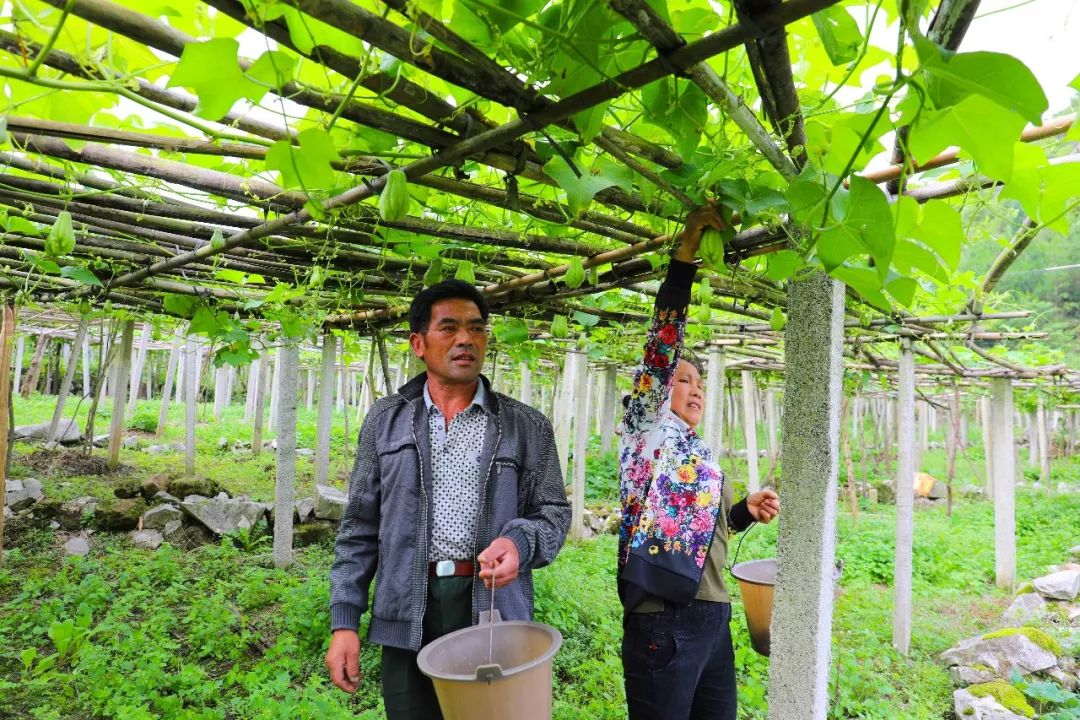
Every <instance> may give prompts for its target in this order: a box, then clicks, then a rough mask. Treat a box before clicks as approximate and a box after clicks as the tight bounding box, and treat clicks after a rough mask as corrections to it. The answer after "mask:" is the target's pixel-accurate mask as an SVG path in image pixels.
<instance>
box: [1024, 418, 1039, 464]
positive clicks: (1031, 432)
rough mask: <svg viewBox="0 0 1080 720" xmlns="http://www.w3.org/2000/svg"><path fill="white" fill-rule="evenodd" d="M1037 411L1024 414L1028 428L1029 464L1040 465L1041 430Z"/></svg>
mask: <svg viewBox="0 0 1080 720" xmlns="http://www.w3.org/2000/svg"><path fill="white" fill-rule="evenodd" d="M1037 426H1038V422H1037V421H1036V419H1035V413H1027V414H1026V415H1025V416H1024V427H1025V429H1026V430H1027V440H1028V465H1030V466H1031V467H1039V431H1038V429H1037Z"/></svg>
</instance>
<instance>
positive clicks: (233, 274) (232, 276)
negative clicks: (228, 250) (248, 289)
mask: <svg viewBox="0 0 1080 720" xmlns="http://www.w3.org/2000/svg"><path fill="white" fill-rule="evenodd" d="M214 277H216V278H217V279H219V280H224V281H225V282H230V283H236V284H237V285H245V284H247V279H248V278H247V273H245V272H243V271H241V270H232V269H230V268H224V269H222V270H218V271H217V272H216V273H214Z"/></svg>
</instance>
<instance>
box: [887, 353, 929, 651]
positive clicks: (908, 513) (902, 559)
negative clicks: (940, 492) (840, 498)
mask: <svg viewBox="0 0 1080 720" xmlns="http://www.w3.org/2000/svg"><path fill="white" fill-rule="evenodd" d="M897 406H898V409H897V413H896V421H897V443H896V444H897V461H896V547H895V560H894V563H893V647H894V648H896V651H897V652H899V653H900V654H901V655H907V654H908V653H909V652H910V651H911V572H912V548H913V547H914V535H915V507H914V504H915V472H916V468H917V466H916V465H915V455H916V441H915V355H914V354H913V353H912V351H911V339H910V338H907V337H904V338H901V339H900V373H899V381H898V383H897ZM921 407H925V403H923V404H921V405H920V408H921Z"/></svg>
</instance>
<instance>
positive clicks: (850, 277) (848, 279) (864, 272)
mask: <svg viewBox="0 0 1080 720" xmlns="http://www.w3.org/2000/svg"><path fill="white" fill-rule="evenodd" d="M829 274H830V275H832V276H833V277H834V278H836V279H837V280H839V281H841V282H842V283H844V284H845V285H847V286H848V287H850V288H851V289H852V290H854V291H855V292H857V293H858V294H859V295H861V296H862V298H863V299H864V300H866V301H867V302H868V303H870V304H871V305H873V306H875V307H877V308H878V309H879V310H884V311H886V312H888V311H890V310H891V309H892V303H890V302H889V298H887V297H886V296H885V294H884V293H883V292H881V277H880V276H879V275H878V273H876V272H875V271H873V270H868V269H865V268H854V267H847V266H840V267H837V268H834V269H832V270H830V271H829Z"/></svg>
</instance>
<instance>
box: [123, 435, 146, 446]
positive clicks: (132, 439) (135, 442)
mask: <svg viewBox="0 0 1080 720" xmlns="http://www.w3.org/2000/svg"><path fill="white" fill-rule="evenodd" d="M141 446H142V438H140V437H139V436H138V435H125V436H124V437H122V438H120V447H122V448H138V447H141Z"/></svg>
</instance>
